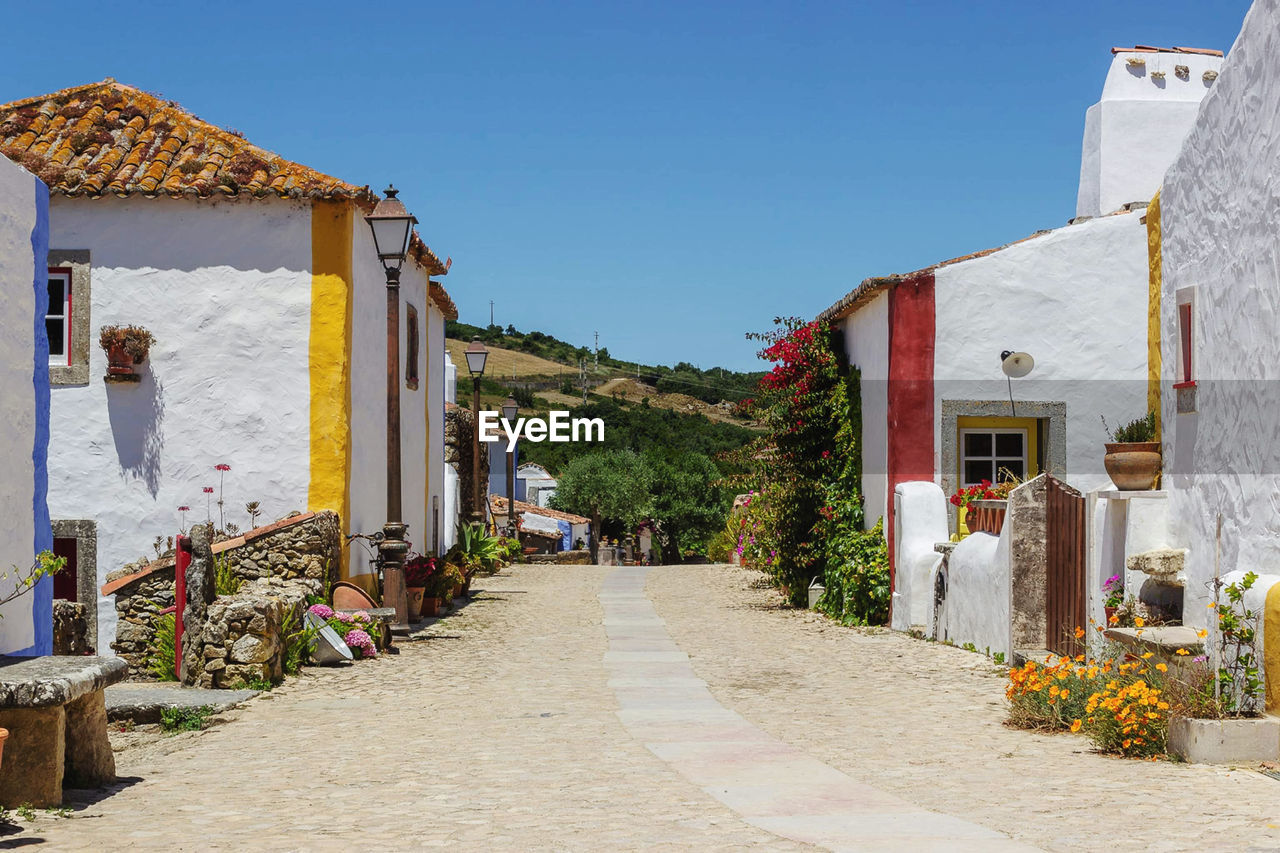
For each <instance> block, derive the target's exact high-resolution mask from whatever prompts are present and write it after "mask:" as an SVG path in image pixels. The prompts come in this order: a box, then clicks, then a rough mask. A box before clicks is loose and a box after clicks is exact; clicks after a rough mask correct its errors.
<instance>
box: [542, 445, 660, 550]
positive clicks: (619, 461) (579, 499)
mask: <svg viewBox="0 0 1280 853" xmlns="http://www.w3.org/2000/svg"><path fill="white" fill-rule="evenodd" d="M551 507H552V508H553V509H558V510H562V511H564V512H574V513H577V514H578V515H585V516H586V517H587V518H590V519H591V558H592V559H593V560H594V559H595V558H596V553H597V552H596V547H597V545H598V544H599V542H600V524H601V522H602V521H603V520H605V519H609V520H612V521H621V522H622V524H623V526H624V527H625V528H627V529H632V528H634V527H635V526H636V525H637V524H639V523H640V522H641V521H643V520H644V519H645V518H648V517H649V509H650V500H649V472H648V468H647V466H646V465H645V464H644V461H643V460H642V459H641V458H640V457H639V456H638V455H637V454H635V453H632V452H631V451H630V450H602V451H598V452H596V453H591V454H588V455H586V456H579V457H578V458H577V459H574V460H573V461H572V462H570V463H569V465H568V466H567V467H566V468H565V469H564V471H563V472H561V474H560V476H559V477H558V478H557V484H556V492H555V495H553V496H552V498H551Z"/></svg>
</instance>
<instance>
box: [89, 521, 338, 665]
mask: <svg viewBox="0 0 1280 853" xmlns="http://www.w3.org/2000/svg"><path fill="white" fill-rule="evenodd" d="M204 532H205V531H204V530H203V529H197V530H195V531H193V532H192V540H193V543H194V544H195V552H196V553H195V554H194V555H193V561H192V569H189V570H188V578H187V581H188V583H187V586H188V611H187V616H186V618H185V626H186V632H187V633H186V638H185V639H186V642H185V645H186V648H185V649H184V655H183V657H184V660H185V661H186V665H187V669H188V670H189V672H188V675H187V678H186V679H185V681H186V683H188V684H199V685H201V686H206V687H208V686H217V687H222V686H227V685H230V684H232V683H234V682H235V681H236V680H237V679H239V680H243V681H246V682H247V681H249V680H251V679H255V678H271V677H278V674H279V673H278V669H279V665H280V661H279V660H275V659H274V658H273V656H272V654H267V656H266V657H265V658H263V659H262V660H246V659H244V658H246V657H251V658H257V657H260V656H261V655H262V654H263V653H264V652H263V648H261V647H259V646H255V644H254V642H253V641H252V639H250V640H244V641H243V642H242V643H241V645H240V647H239V649H240V651H238V652H235V654H231V651H232V649H233V647H234V646H235V643H236V642H237V641H240V640H242V639H243V638H244V637H245V636H246V635H248V636H251V637H255V636H256V637H259V638H264V637H269V636H272V637H274V638H275V639H274V641H273V642H274V645H275V646H279V645H281V643H282V640H281V639H280V637H279V633H280V626H281V624H282V623H283V618H284V612H285V610H287V609H288V608H289V607H293V606H294V604H295V603H298V602H303V601H305V598H306V596H307V595H308V594H315V595H319V594H322V593H323V591H324V588H325V586H326V582H327V583H329V584H331V583H333V582H334V581H336V580H337V577H338V570H339V565H340V556H341V552H342V528H341V524H340V523H339V520H338V516H337V514H336V513H333V512H327V511H326V512H320V513H300V514H294V515H293V516H290V517H288V518H284V519H281V520H280V521H277V522H275V523H274V524H268V525H266V526H264V527H258V528H255V529H253V530H249V531H246V532H245V533H244V534H243V535H242V536H238V537H236V538H235V539H229V540H225V541H222V542H215V543H213V545H212V546H209V545H207V544H205V541H206V540H205V538H204ZM202 554H203V556H201V555H202ZM223 560H225V561H226V563H227V564H228V565H230V566H231V567H232V571H233V572H234V574H235V575H236V576H237V577H239V578H240V579H241V580H242V581H244V582H245V583H244V586H243V587H242V588H241V590H240V591H239V592H238V593H237V594H236V595H234V596H227V597H223V598H218V599H216V600H215V597H214V594H213V587H212V584H213V581H214V575H215V573H216V568H215V566H214V565H213V562H214V561H223ZM192 570H195V571H196V573H197V575H198V577H199V580H198V582H196V583H195V584H194V585H193V578H192V575H191V573H192ZM197 587H199V588H200V589H204V590H205V591H206V594H207V597H208V602H207V608H206V607H194V608H193V606H192V604H193V602H192V601H191V599H192V596H193V595H195V594H196V588H197ZM102 594H103V595H115V599H116V601H115V604H116V613H117V615H118V621H117V623H116V639H115V642H113V643H112V644H111V648H112V649H114V650H115V652H116V654H118V655H119V656H120V657H122V658H124V659H125V660H126V661H127V662H128V664H129V677H130V678H131V679H134V680H153V679H154V676H153V675H152V674H151V673H150V672H148V671H147V668H146V660H147V656H148V654H149V647H150V645H151V643H152V640H153V638H154V636H155V622H156V618H157V617H158V616H159V614H160V611H162V610H165V609H167V608H169V607H172V606H173V604H174V558H173V557H171V556H170V557H164V558H162V559H160V560H156V561H155V562H152V563H149V564H145V565H141V566H139V565H136V564H135V565H131V566H125V567H124V568H122V569H119V570H117V571H115V572H112V573H111V574H110V575H109V576H108V577H107V583H106V585H105V586H103V588H102ZM277 599H278V600H279V601H280V602H290V603H289V604H283V603H279V602H277V603H275V604H273V603H271V601H275V600H277ZM228 602H234V605H235V606H234V608H232V609H231V610H228V608H227V607H225V606H223V607H221V608H220V609H219V607H220V606H221V605H227V604H228ZM246 607H247V608H248V609H249V610H252V611H253V615H248V616H246V615H245V614H246V613H247V612H248V611H247V610H246ZM232 611H234V615H233V613H232ZM256 616H261V617H262V618H261V619H260V620H259V619H256V618H255V617H256ZM242 617H243V618H242ZM196 623H201V624H202V625H205V626H212V631H213V633H212V635H211V639H210V640H208V641H203V640H201V639H199V638H200V637H201V636H202V634H199V633H195V632H193V631H192V626H193V625H195V624H196ZM223 630H225V632H226V636H223V635H222V633H220V632H221V631H223ZM263 631H266V632H267V633H265V634H264V633H262V632H263ZM228 638H229V639H228ZM197 643H198V644H199V646H200V649H201V651H202V652H203V649H204V648H205V647H208V648H209V652H210V654H213V655H215V656H213V657H210V658H207V660H209V661H223V662H224V664H223V666H225V668H226V670H230V672H229V673H226V674H223V675H218V676H217V677H214V676H213V673H219V672H225V670H224V669H223V668H222V667H220V666H219V665H218V664H216V663H215V664H213V666H212V668H211V667H210V666H209V665H208V664H206V663H203V661H205V660H206V658H203V657H198V658H196V659H194V660H193V658H192V655H191V654H190V653H191V652H194V651H196V648H197ZM228 644H229V645H228ZM268 645H271V644H270V643H269V644H268ZM250 647H253V651H250ZM215 648H222V649H224V650H225V651H226V652H227V654H225V655H216V654H215V653H214V649H215ZM276 657H278V654H277V655H276ZM206 675H208V676H209V677H208V678H206Z"/></svg>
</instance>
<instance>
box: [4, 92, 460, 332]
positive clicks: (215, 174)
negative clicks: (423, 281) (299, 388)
mask: <svg viewBox="0 0 1280 853" xmlns="http://www.w3.org/2000/svg"><path fill="white" fill-rule="evenodd" d="M0 154H4V155H5V156H7V157H9V159H11V160H13V161H15V162H17V163H18V164H19V165H21V166H24V167H25V168H26V169H27V170H29V171H31V172H33V173H34V174H36V175H37V176H39V177H40V179H41V180H43V181H44V182H45V183H46V184H48V185H49V189H50V191H52V192H54V193H60V194H62V195H66V196H72V197H76V196H79V197H86V198H99V197H102V196H107V195H114V196H119V197H122V198H123V197H127V196H131V195H142V196H145V197H148V198H153V197H156V196H161V195H166V196H170V197H173V198H210V197H214V196H222V197H243V196H248V197H253V198H265V197H269V196H278V197H280V198H295V199H303V198H309V199H347V200H350V201H353V202H355V203H356V204H359V205H360V206H361V207H364V208H366V209H371V208H372V207H373V205H374V204H375V203H377V200H378V196H377V194H376V193H374V192H372V191H370V189H369V187H368V186H357V185H355V184H349V183H347V182H346V181H342V180H339V179H338V178H335V177H332V176H330V175H326V174H324V173H323V172H318V171H316V170H315V169H312V168H310V167H308V166H303V165H301V164H300V163H295V162H293V161H291V160H286V159H285V158H283V157H281V156H280V155H278V154H275V153H273V152H271V151H268V150H266V149H265V148H259V147H258V146H256V145H254V144H252V143H250V142H249V141H247V140H246V139H245V138H244V137H243V136H241V135H240V134H239V133H236V132H234V131H230V130H224V129H222V128H220V127H217V126H216V125H213V124H210V123H209V122H207V121H203V120H201V119H199V118H197V117H196V116H194V115H192V114H191V113H188V112H186V111H185V110H183V109H182V108H181V107H180V106H178V105H177V104H176V103H174V102H173V101H167V100H165V99H164V98H161V97H159V96H157V95H152V94H150V93H147V92H143V91H141V90H140V89H135V88H133V87H132V86H126V85H124V84H123V83H117V82H116V81H115V80H113V79H111V78H110V77H108V78H107V79H106V80H103V81H101V82H99V83H90V84H88V85H86V86H75V87H73V88H70V89H63V90H62V91H60V92H54V93H52V94H49V95H38V96H36V97H34V98H25V99H23V100H20V101H13V102H12V103H8V104H4V105H0ZM410 256H411V257H412V258H413V260H414V261H416V262H417V263H418V264H420V265H421V266H422V267H423V268H424V269H425V270H427V272H428V274H430V275H445V274H446V273H447V272H448V267H447V266H446V265H445V264H444V263H441V261H440V259H439V258H438V257H436V256H435V254H433V253H432V251H431V249H429V248H428V247H427V245H426V244H425V243H424V242H423V241H422V238H421V237H419V236H418V234H417V232H414V235H413V240H412V242H411V243H410ZM445 298H447V294H445ZM437 304H439V303H437ZM448 304H449V305H452V302H451V301H450V302H448ZM442 310H443V308H442ZM455 310H456V309H455Z"/></svg>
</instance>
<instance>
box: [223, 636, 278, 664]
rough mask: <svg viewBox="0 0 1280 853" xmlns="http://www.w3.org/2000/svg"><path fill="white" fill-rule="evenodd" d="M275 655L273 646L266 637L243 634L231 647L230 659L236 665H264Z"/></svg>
mask: <svg viewBox="0 0 1280 853" xmlns="http://www.w3.org/2000/svg"><path fill="white" fill-rule="evenodd" d="M274 653H275V644H274V643H273V642H271V641H270V640H268V639H267V638H266V637H259V636H257V635H255V634H245V635H244V636H243V637H241V638H240V639H238V640H236V641H235V643H234V644H233V645H232V646H231V653H230V655H229V656H230V658H231V660H233V661H235V662H237V663H265V662H266V661H268V660H270V659H271V656H272V655H273V654H274Z"/></svg>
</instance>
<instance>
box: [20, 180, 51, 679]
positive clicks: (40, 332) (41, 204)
mask: <svg viewBox="0 0 1280 853" xmlns="http://www.w3.org/2000/svg"><path fill="white" fill-rule="evenodd" d="M34 180H35V184H36V187H35V201H36V221H35V226H34V227H33V228H32V229H31V254H32V256H33V257H34V259H35V281H34V287H35V296H36V315H35V319H34V323H35V336H34V340H35V346H34V347H33V348H32V349H33V353H32V357H33V359H34V372H33V374H32V385H33V386H34V392H35V393H34V395H33V401H32V402H33V404H34V406H35V415H36V416H35V436H34V443H33V446H32V448H31V461H32V463H33V467H34V469H35V482H34V483H33V484H32V485H33V489H32V497H31V512H32V516H33V518H34V519H35V529H36V535H35V541H34V542H33V543H32V545H33V546H34V548H35V553H37V554H38V553H40V552H41V551H47V550H49V549H51V548H53V527H52V525H51V523H50V521H49V336H48V332H47V331H46V330H45V325H44V318H45V315H46V314H47V313H48V312H49V275H48V266H49V188H48V187H46V186H45V185H44V182H43V181H41V180H40V179H39V178H35V179H34ZM31 618H32V622H33V624H34V627H35V643H34V644H32V646H31V647H30V648H28V649H24V650H22V651H21V652H15V653H14V654H25V655H51V654H53V578H44V579H43V580H41V581H40V582H39V583H37V584H36V586H35V589H33V590H32V591H31Z"/></svg>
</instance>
